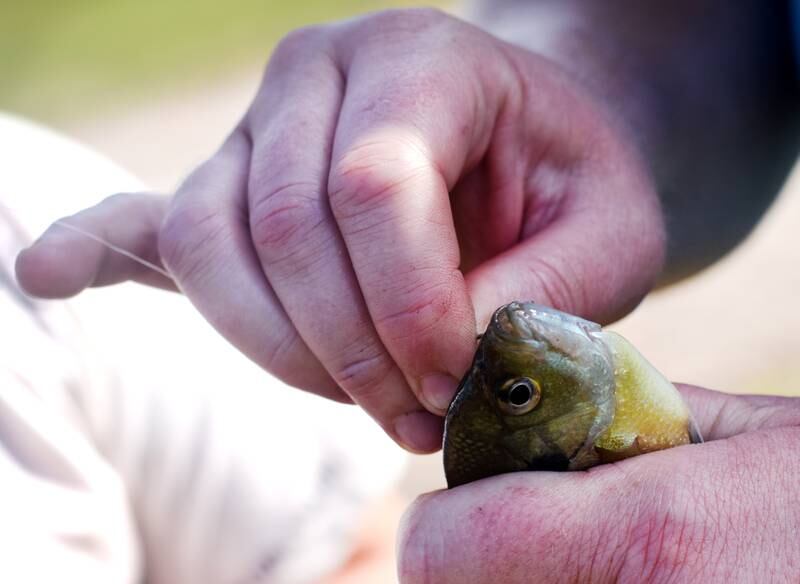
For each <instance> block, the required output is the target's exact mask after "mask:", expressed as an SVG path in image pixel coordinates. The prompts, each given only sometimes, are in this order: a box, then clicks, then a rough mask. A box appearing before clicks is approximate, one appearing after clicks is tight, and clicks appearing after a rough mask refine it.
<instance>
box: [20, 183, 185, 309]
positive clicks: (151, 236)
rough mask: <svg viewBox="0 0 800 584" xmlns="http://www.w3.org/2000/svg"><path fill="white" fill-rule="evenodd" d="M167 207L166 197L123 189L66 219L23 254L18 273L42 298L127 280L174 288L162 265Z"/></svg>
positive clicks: (28, 286) (23, 281)
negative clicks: (161, 237) (160, 252)
mask: <svg viewBox="0 0 800 584" xmlns="http://www.w3.org/2000/svg"><path fill="white" fill-rule="evenodd" d="M165 209H166V199H165V198H164V197H161V196H157V195H151V194H144V193H138V194H120V195H115V196H113V197H109V198H107V199H105V200H104V201H102V202H101V203H99V204H97V205H95V206H94V207H91V208H89V209H85V210H83V211H81V212H79V213H76V214H75V215H73V216H71V217H67V218H65V219H62V220H60V221H58V222H56V223H54V224H53V225H51V226H50V227H49V228H48V229H47V231H45V232H44V234H42V236H41V237H40V238H39V239H37V240H36V241H35V242H34V243H33V244H32V245H31V246H30V247H29V248H28V249H26V250H23V251H22V252H21V253H20V254H19V256H18V257H17V263H16V271H17V279H18V280H19V283H20V285H21V286H22V287H23V288H24V289H25V291H26V292H28V293H29V294H31V295H33V296H38V297H40V298H67V297H69V296H74V295H76V294H78V293H79V292H81V291H82V290H84V289H85V288H88V287H90V286H107V285H109V284H116V283H119V282H124V281H127V280H134V281H137V282H141V283H143V284H148V285H150V286H157V287H159V288H164V289H168V290H175V289H176V288H175V283H174V282H173V281H172V279H171V278H168V277H167V276H166V275H164V274H163V273H160V272H159V271H158V270H161V271H163V269H164V268H163V265H162V264H161V259H160V257H159V255H158V230H159V227H160V226H161V220H162V219H163V216H164V212H165ZM117 250H119V251H117ZM134 258H139V260H143V261H137V259H134ZM147 264H151V265H152V266H153V267H151V266H149V265H147Z"/></svg>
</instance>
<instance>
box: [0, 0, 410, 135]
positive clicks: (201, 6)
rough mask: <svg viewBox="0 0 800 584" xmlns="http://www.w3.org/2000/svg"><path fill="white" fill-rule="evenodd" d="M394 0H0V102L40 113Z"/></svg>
mask: <svg viewBox="0 0 800 584" xmlns="http://www.w3.org/2000/svg"><path fill="white" fill-rule="evenodd" d="M411 4H414V2H400V1H392V0H340V1H337V2H331V1H329V0H328V1H326V0H306V1H304V2H281V1H276V0H229V1H227V2H218V1H214V0H168V1H166V2H156V1H154V0H144V1H141V0H99V1H98V0H33V1H32V2H20V1H18V0H0V15H2V17H0V79H2V82H0V109H2V110H10V111H16V112H18V113H22V114H25V115H29V116H32V117H36V118H39V119H44V120H55V119H60V118H63V117H65V116H67V117H74V116H76V115H78V116H79V115H83V114H85V113H86V112H89V111H91V110H93V109H94V108H96V107H103V106H108V105H110V104H113V103H118V102H119V101H120V100H123V101H131V100H135V99H141V98H144V97H147V96H149V95H153V94H156V95H157V94H159V93H161V92H163V91H164V90H165V89H168V88H169V87H170V86H174V85H179V84H181V83H185V82H186V81H190V80H193V79H195V80H197V79H202V78H203V77H207V76H209V75H220V74H223V73H225V72H231V71H235V70H237V69H241V68H243V67H245V66H247V65H253V64H255V63H262V62H265V61H266V58H267V54H268V51H269V49H270V48H271V47H272V46H274V44H275V43H276V42H277V41H278V40H279V39H280V38H281V37H282V36H283V35H284V34H285V33H287V32H288V31H290V30H292V29H294V28H297V27H300V26H303V25H306V24H310V23H316V22H322V21H327V20H332V19H337V18H342V17H345V16H349V15H353V14H356V13H362V12H365V11H369V10H375V9H379V8H387V7H397V6H407V5H411Z"/></svg>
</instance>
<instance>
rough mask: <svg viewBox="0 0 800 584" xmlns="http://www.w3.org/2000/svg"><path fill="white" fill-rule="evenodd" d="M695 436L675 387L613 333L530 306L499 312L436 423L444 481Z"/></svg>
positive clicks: (580, 465) (568, 463)
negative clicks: (441, 427)
mask: <svg viewBox="0 0 800 584" xmlns="http://www.w3.org/2000/svg"><path fill="white" fill-rule="evenodd" d="M692 442H702V438H701V437H700V434H699V432H698V431H697V429H696V426H695V424H694V422H693V420H692V416H691V413H690V412H689V409H688V407H687V406H686V404H685V402H684V401H683V398H682V397H681V395H680V394H679V393H678V390H677V389H676V388H675V387H674V386H673V385H672V384H671V383H670V382H669V381H668V380H667V379H666V378H665V377H664V376H663V375H662V374H661V373H659V372H658V371H657V370H656V369H655V367H653V366H652V365H651V364H650V363H648V362H647V360H646V359H645V358H644V357H643V356H642V355H641V354H640V353H639V352H638V351H637V350H636V349H635V348H634V347H633V345H632V344H631V343H629V342H628V341H627V340H625V339H624V338H623V337H622V336H620V335H618V334H616V333H613V332H608V331H603V330H602V329H601V327H600V325H597V324H595V323H593V322H590V321H587V320H584V319H581V318H578V317H576V316H572V315H569V314H566V313H563V312H560V311H558V310H555V309H552V308H547V307H544V306H540V305H537V304H534V303H532V302H512V303H510V304H507V305H506V306H503V307H501V308H499V309H498V310H497V311H496V312H495V313H494V315H493V317H492V319H491V322H490V323H489V326H488V328H487V330H486V332H485V333H484V334H483V335H482V336H481V338H480V342H479V344H478V348H477V351H476V353H475V359H474V361H473V363H472V366H471V368H470V370H469V371H468V372H467V374H466V376H465V377H464V379H463V380H462V381H461V384H460V385H459V388H458V391H457V392H456V395H455V397H454V398H453V401H452V403H451V404H450V407H449V409H448V412H447V417H446V419H445V433H444V446H443V450H444V467H445V475H446V477H447V484H448V486H449V487H456V486H458V485H461V484H464V483H468V482H471V481H475V480H478V479H481V478H485V477H488V476H492V475H496V474H500V473H505V472H513V471H522V470H581V469H586V468H589V467H592V466H595V465H598V464H602V463H605V462H612V461H616V460H621V459H624V458H628V457H630V456H635V455H638V454H643V453H646V452H651V451H655V450H661V449H664V448H670V447H673V446H679V445H682V444H689V443H692Z"/></svg>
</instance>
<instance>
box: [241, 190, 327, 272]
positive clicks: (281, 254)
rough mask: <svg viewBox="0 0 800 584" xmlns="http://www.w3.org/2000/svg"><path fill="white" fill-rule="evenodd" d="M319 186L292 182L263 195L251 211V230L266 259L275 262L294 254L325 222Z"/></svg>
mask: <svg viewBox="0 0 800 584" xmlns="http://www.w3.org/2000/svg"><path fill="white" fill-rule="evenodd" d="M316 191H318V188H317V187H316V186H315V185H311V184H306V183H292V184H287V185H284V186H281V187H278V188H276V189H274V190H271V191H269V192H267V193H265V194H263V195H261V196H260V197H259V198H258V199H257V200H255V201H254V205H253V207H252V209H251V211H250V233H251V236H252V238H253V243H254V244H255V246H256V249H257V250H258V252H259V255H260V256H261V258H262V260H264V261H266V262H269V263H275V262H280V261H282V260H285V259H288V258H290V257H292V254H293V252H294V251H296V250H297V249H299V248H303V247H304V245H305V244H307V243H308V242H309V241H310V239H311V237H312V234H313V233H314V231H315V230H316V229H317V228H318V227H319V226H320V225H321V224H322V223H323V222H324V220H325V214H324V210H323V208H322V205H321V202H320V201H321V197H320V196H319V195H318V194H317V193H316Z"/></svg>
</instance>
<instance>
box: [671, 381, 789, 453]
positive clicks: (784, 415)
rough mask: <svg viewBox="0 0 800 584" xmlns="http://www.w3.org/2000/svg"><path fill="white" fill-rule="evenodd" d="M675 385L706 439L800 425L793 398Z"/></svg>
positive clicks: (720, 438) (718, 438)
mask: <svg viewBox="0 0 800 584" xmlns="http://www.w3.org/2000/svg"><path fill="white" fill-rule="evenodd" d="M676 387H677V388H678V389H679V390H680V392H681V394H682V395H683V397H684V399H685V400H686V403H687V404H688V406H689V410H690V411H691V412H692V415H693V417H694V419H695V422H697V426H698V428H699V429H700V433H701V435H702V436H703V439H704V440H706V441H709V440H723V439H725V438H730V437H731V436H736V435H738V434H744V433H746V432H753V431H756V430H768V429H772V428H782V427H790V426H800V404H798V400H797V399H796V398H790V397H781V396H773V395H736V394H730V393H724V392H721V391H714V390H711V389H704V388H702V387H697V386H694V385H687V384H676Z"/></svg>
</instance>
